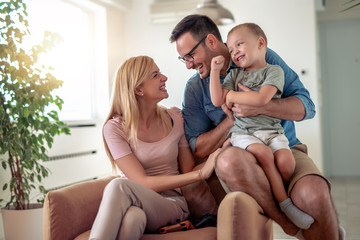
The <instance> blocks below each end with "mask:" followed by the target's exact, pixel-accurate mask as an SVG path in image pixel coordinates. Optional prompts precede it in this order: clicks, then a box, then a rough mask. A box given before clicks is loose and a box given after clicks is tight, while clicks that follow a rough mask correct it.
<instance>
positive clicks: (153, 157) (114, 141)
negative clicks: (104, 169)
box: [104, 107, 188, 176]
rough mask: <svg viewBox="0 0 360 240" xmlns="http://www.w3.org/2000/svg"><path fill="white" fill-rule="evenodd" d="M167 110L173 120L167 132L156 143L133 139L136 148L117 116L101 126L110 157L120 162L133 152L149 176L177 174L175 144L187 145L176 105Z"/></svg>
mask: <svg viewBox="0 0 360 240" xmlns="http://www.w3.org/2000/svg"><path fill="white" fill-rule="evenodd" d="M167 112H168V114H169V115H170V117H171V119H172V121H173V126H172V129H171V132H170V133H169V134H168V135H167V136H166V137H164V138H163V139H161V140H160V141H157V142H152V143H148V142H143V141H141V140H139V139H137V147H136V150H135V147H134V146H133V144H132V143H129V141H128V140H127V134H126V133H125V131H124V130H123V128H122V125H121V120H120V118H113V119H110V120H109V121H108V122H107V123H106V124H105V126H104V137H105V140H106V143H107V145H108V147H109V150H110V152H111V155H112V156H113V158H114V160H116V161H121V158H123V157H125V156H127V155H129V154H131V153H133V154H134V155H135V156H136V158H137V159H138V160H139V162H140V163H141V165H142V166H143V167H144V169H145V171H146V173H147V175H149V176H155V175H176V174H179V169H178V161H177V157H178V150H179V147H188V142H187V140H186V138H185V134H184V120H183V118H182V115H181V112H180V110H179V109H178V108H175V107H174V108H171V109H168V110H167ZM120 170H121V169H120Z"/></svg>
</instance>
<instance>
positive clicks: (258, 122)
mask: <svg viewBox="0 0 360 240" xmlns="http://www.w3.org/2000/svg"><path fill="white" fill-rule="evenodd" d="M238 83H241V84H242V85H244V86H246V87H248V88H250V89H251V90H253V91H257V92H258V91H259V90H260V88H261V87H262V86H265V85H273V86H275V87H276V88H277V89H278V91H277V93H276V94H275V96H274V97H273V98H281V93H282V91H283V87H284V72H283V70H282V68H281V67H280V66H278V65H271V64H267V65H266V66H265V67H263V68H261V69H257V70H254V71H245V70H244V69H241V68H236V69H232V70H231V71H230V72H229V74H228V75H227V76H226V77H225V79H224V83H223V84H222V88H224V89H228V90H233V91H241V90H239V88H238V86H237V85H238ZM234 117H235V122H234V126H233V127H232V128H231V129H230V132H229V136H230V135H231V134H232V133H239V134H252V133H253V132H256V131H259V130H274V131H277V132H278V133H281V134H283V133H284V129H283V128H282V126H281V124H280V121H281V120H280V119H278V118H273V117H270V116H266V115H257V116H255V117H246V118H239V117H237V116H236V115H235V114H234Z"/></svg>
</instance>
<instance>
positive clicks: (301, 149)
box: [287, 144, 331, 195]
mask: <svg viewBox="0 0 360 240" xmlns="http://www.w3.org/2000/svg"><path fill="white" fill-rule="evenodd" d="M291 151H292V153H293V155H294V158H295V162H296V166H295V171H294V174H293V175H292V177H291V178H290V180H289V184H288V188H287V192H288V195H290V192H291V190H292V189H293V187H294V185H295V183H296V182H297V181H298V180H299V179H300V178H302V177H304V176H306V175H317V176H319V177H322V178H323V179H324V180H325V181H326V182H327V183H328V185H329V189H330V188H331V185H330V182H329V181H328V180H327V179H326V178H325V177H324V175H323V174H322V173H321V172H320V170H319V169H318V168H317V166H316V165H315V163H314V161H313V160H312V159H311V158H310V157H309V156H308V155H307V147H306V145H305V144H298V145H295V146H293V147H292V148H291Z"/></svg>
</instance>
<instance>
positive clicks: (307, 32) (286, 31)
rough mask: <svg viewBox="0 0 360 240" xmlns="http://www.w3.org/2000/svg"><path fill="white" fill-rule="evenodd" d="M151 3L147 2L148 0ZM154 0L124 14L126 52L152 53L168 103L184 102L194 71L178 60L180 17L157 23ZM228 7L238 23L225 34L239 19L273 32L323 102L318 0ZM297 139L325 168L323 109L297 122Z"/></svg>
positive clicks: (255, 0)
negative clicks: (174, 39) (173, 38)
mask: <svg viewBox="0 0 360 240" xmlns="http://www.w3.org/2000/svg"><path fill="white" fill-rule="evenodd" d="M145 2H146V3H148V4H145ZM151 3H152V1H151V0H134V1H133V5H132V7H131V8H130V9H129V11H127V12H126V13H125V15H126V16H125V21H126V22H125V34H124V37H125V46H126V50H125V55H126V58H127V57H131V56H135V55H149V56H151V57H153V58H154V59H155V61H156V63H157V65H158V66H159V68H160V69H161V71H162V72H163V73H164V74H165V75H166V76H168V82H167V89H168V92H169V94H170V97H169V99H167V100H164V101H163V104H164V105H166V106H173V105H175V106H178V107H181V102H182V96H183V89H184V87H185V83H186V81H187V79H188V78H189V77H190V76H191V75H192V74H193V73H194V72H193V71H190V70H187V69H186V68H185V66H184V65H183V64H182V63H181V62H180V61H178V60H177V56H178V54H177V52H176V49H175V45H174V44H170V42H169V40H168V39H169V36H170V33H171V31H172V29H173V28H174V26H175V25H176V23H177V22H170V23H162V24H152V23H151V16H150V10H149V4H151ZM219 3H221V4H222V5H223V6H224V7H226V8H228V9H230V10H231V11H232V13H233V14H234V16H235V19H236V23H235V24H233V25H228V26H221V27H220V31H221V33H222V35H223V37H224V39H226V34H227V32H228V31H229V30H230V29H231V28H232V27H233V26H234V25H236V24H239V23H242V22H255V23H257V24H259V25H260V26H261V27H262V28H263V30H264V31H265V33H266V34H267V36H268V41H269V47H270V48H272V49H273V50H275V51H276V52H277V53H278V54H279V55H280V56H281V57H282V58H283V59H284V60H285V61H286V62H287V64H288V65H289V66H290V67H292V68H293V69H294V70H295V71H296V72H297V73H298V74H299V75H300V72H301V70H306V74H305V75H300V77H301V80H302V82H303V83H304V85H305V87H306V88H307V89H309V91H310V94H311V97H312V99H313V101H314V103H315V105H316V106H317V107H319V104H320V103H319V101H318V98H319V88H318V77H317V71H318V70H317V54H316V53H317V49H316V19H315V7H314V6H315V5H314V1H313V0H301V1H299V0H272V1H265V0H252V1H245V0H237V1H231V0H222V1H219ZM297 133H298V138H299V139H300V140H301V141H302V142H304V143H306V144H307V145H308V147H309V154H310V156H311V157H312V158H313V159H314V161H315V163H316V164H317V165H318V167H319V168H320V169H322V151H321V148H322V146H321V134H320V127H319V114H318V115H317V116H316V117H315V119H312V120H307V121H304V122H301V123H297Z"/></svg>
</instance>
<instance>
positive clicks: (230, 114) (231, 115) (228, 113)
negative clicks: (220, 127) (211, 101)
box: [221, 103, 235, 122]
mask: <svg viewBox="0 0 360 240" xmlns="http://www.w3.org/2000/svg"><path fill="white" fill-rule="evenodd" d="M221 109H222V110H223V111H224V113H225V114H226V117H227V119H229V120H230V121H231V122H234V121H235V118H234V113H233V112H232V110H231V109H229V108H228V107H227V106H226V104H225V103H224V104H223V105H221Z"/></svg>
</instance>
